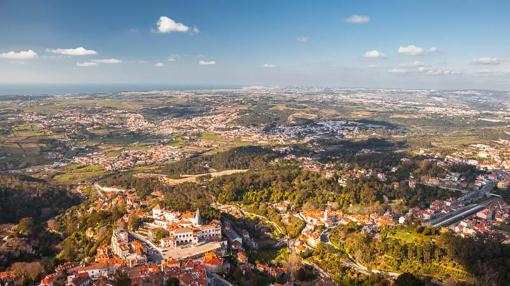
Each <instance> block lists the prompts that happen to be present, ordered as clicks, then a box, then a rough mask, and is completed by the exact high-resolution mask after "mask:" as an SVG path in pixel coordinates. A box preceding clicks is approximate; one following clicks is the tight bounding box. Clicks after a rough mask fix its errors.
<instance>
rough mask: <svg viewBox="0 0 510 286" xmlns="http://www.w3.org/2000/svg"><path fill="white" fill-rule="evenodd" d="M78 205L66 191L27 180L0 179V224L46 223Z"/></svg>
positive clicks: (41, 182)
mask: <svg viewBox="0 0 510 286" xmlns="http://www.w3.org/2000/svg"><path fill="white" fill-rule="evenodd" d="M78 202H79V199H78V197H77V196H76V195H75V194H73V193H71V192H68V191H67V190H65V189H62V188H58V187H53V186H49V184H48V182H46V181H44V180H39V179H35V178H31V177H28V176H12V175H1V176H0V224H4V223H17V222H18V221H19V220H20V219H21V218H25V217H31V218H33V219H34V220H45V219H48V218H50V217H52V216H54V215H56V214H58V213H59V212H61V211H63V210H65V209H67V208H69V207H70V206H72V205H74V204H77V203H78Z"/></svg>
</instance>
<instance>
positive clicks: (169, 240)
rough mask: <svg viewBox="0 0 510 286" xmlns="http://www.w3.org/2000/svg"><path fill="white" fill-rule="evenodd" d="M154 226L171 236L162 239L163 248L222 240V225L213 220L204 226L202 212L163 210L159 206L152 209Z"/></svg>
mask: <svg viewBox="0 0 510 286" xmlns="http://www.w3.org/2000/svg"><path fill="white" fill-rule="evenodd" d="M152 218H153V219H154V224H155V225H156V226H158V227H161V228H164V229H166V230H167V231H168V232H169V233H170V235H169V236H168V237H165V238H162V239H161V241H160V243H161V246H162V247H171V248H176V247H180V246H188V245H190V246H196V245H199V244H202V243H205V242H210V241H220V240H221V223H220V222H219V221H218V220H213V221H211V222H210V223H209V224H203V222H202V218H201V217H200V210H198V209H197V210H196V212H183V213H181V212H178V211H170V210H165V209H162V208H161V207H160V206H159V205H157V206H155V207H154V208H153V209H152Z"/></svg>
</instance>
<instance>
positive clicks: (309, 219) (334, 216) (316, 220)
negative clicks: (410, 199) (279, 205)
mask: <svg viewBox="0 0 510 286" xmlns="http://www.w3.org/2000/svg"><path fill="white" fill-rule="evenodd" d="M299 216H300V217H301V218H302V219H303V220H304V221H305V222H306V223H307V224H310V225H314V226H317V225H324V226H325V227H327V228H331V227H334V226H336V225H338V224H344V225H345V224H349V223H351V222H354V223H357V224H363V225H367V224H371V225H377V226H381V225H393V224H395V221H394V219H393V215H392V214H391V213H390V212H389V211H388V212H385V213H384V214H383V215H379V214H377V213H372V214H366V215H365V214H348V213H344V212H343V211H341V210H330V209H328V208H326V210H324V211H320V210H316V211H302V212H301V213H300V214H299Z"/></svg>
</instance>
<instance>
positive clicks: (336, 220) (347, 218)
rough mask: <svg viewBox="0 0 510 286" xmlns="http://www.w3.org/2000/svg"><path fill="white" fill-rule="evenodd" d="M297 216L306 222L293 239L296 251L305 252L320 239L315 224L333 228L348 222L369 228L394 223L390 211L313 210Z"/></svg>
mask: <svg viewBox="0 0 510 286" xmlns="http://www.w3.org/2000/svg"><path fill="white" fill-rule="evenodd" d="M299 217H300V218H302V219H303V220H304V221H305V222H306V227H305V228H304V229H303V231H302V232H301V234H300V235H299V237H298V238H297V240H296V241H295V248H296V251H297V252H298V253H301V252H305V251H306V250H308V249H311V248H315V247H316V246H317V244H319V242H320V241H321V232H320V231H319V229H318V228H317V226H321V225H322V226H324V227H326V228H333V227H335V226H337V225H340V224H342V225H346V224H349V223H356V224H358V225H364V226H367V227H371V228H376V227H378V226H383V225H394V224H395V220H394V218H393V215H392V214H391V213H390V212H386V213H384V214H383V215H378V214H376V213H373V214H369V215H362V214H347V213H344V212H342V211H340V210H330V209H328V208H326V210H324V211H321V210H314V211H302V212H300V213H299Z"/></svg>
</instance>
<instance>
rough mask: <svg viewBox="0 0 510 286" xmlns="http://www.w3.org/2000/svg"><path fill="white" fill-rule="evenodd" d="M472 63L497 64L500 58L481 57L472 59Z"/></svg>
mask: <svg viewBox="0 0 510 286" xmlns="http://www.w3.org/2000/svg"><path fill="white" fill-rule="evenodd" d="M473 63H474V64H477V65H499V64H501V60H500V59H498V58H489V57H482V58H478V59H476V60H474V61H473Z"/></svg>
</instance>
